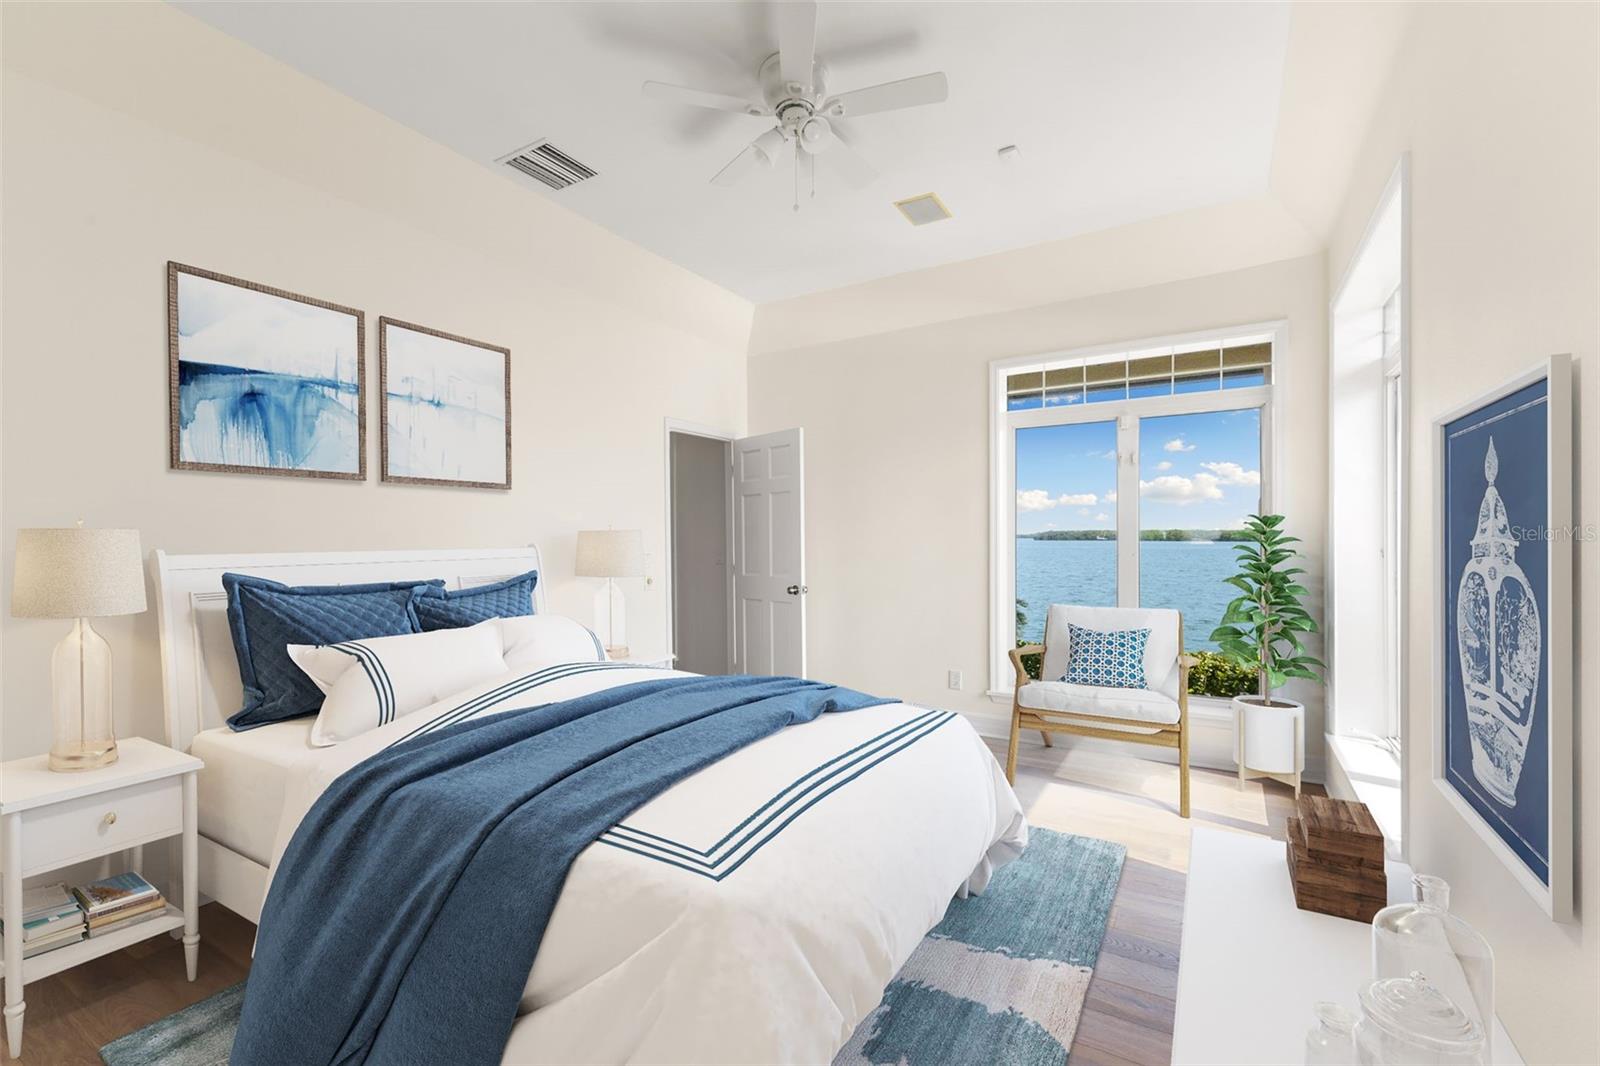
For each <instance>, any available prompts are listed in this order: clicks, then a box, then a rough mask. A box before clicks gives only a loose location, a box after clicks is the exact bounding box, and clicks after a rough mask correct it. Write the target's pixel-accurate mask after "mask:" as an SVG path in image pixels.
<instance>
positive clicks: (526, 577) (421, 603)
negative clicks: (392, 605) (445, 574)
mask: <svg viewBox="0 0 1600 1066" xmlns="http://www.w3.org/2000/svg"><path fill="white" fill-rule="evenodd" d="M538 581H539V571H537V570H529V571H528V572H527V573H526V574H523V575H522V576H520V577H508V578H506V579H505V580H504V581H497V582H495V583H494V584H493V585H478V586H476V587H474V588H470V589H455V590H453V591H452V590H450V589H445V588H437V587H429V588H425V589H423V590H422V591H421V592H420V593H418V594H417V602H416V609H417V621H418V622H419V623H421V625H422V631H423V632H424V633H428V632H432V631H433V630H435V629H459V628H461V627H462V626H475V625H477V624H478V623H479V622H487V621H488V620H489V619H491V618H522V617H524V616H526V615H530V614H532V613H533V586H534V585H536V584H538Z"/></svg>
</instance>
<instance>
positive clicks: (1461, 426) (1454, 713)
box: [1442, 381, 1551, 885]
mask: <svg viewBox="0 0 1600 1066" xmlns="http://www.w3.org/2000/svg"><path fill="white" fill-rule="evenodd" d="M1548 399H1549V392H1548V383H1547V382H1545V381H1538V382H1535V383H1534V384H1531V385H1528V386H1526V387H1524V388H1521V389H1518V390H1517V391H1515V392H1512V393H1509V394H1508V395H1505V396H1502V397H1500V398H1499V399H1497V400H1494V401H1493V402H1491V403H1488V404H1485V405H1484V406H1482V407H1479V408H1478V409H1476V410H1474V411H1471V412H1470V413H1468V414H1466V415H1463V416H1462V417H1460V418H1457V419H1456V420H1454V421H1452V422H1449V423H1447V424H1445V425H1444V427H1443V443H1444V454H1443V460H1444V468H1443V478H1444V486H1443V487H1444V500H1443V504H1444V506H1443V518H1444V529H1443V531H1442V532H1443V534H1444V544H1443V549H1444V560H1445V586H1444V592H1445V604H1444V614H1443V618H1444V625H1445V642H1446V643H1445V655H1444V669H1445V677H1444V681H1445V685H1444V707H1443V710H1444V721H1443V728H1444V737H1443V741H1444V743H1443V757H1444V758H1443V762H1444V779H1445V781H1446V782H1448V785H1449V787H1450V788H1453V789H1454V790H1455V791H1456V792H1457V793H1458V794H1459V795H1460V796H1461V798H1462V799H1463V800H1465V801H1466V803H1467V804H1468V805H1469V806H1470V807H1471V808H1472V809H1473V810H1474V811H1475V812H1476V813H1477V814H1478V816H1479V817H1480V818H1482V819H1483V821H1484V823H1485V824H1486V825H1487V826H1488V827H1489V828H1490V829H1491V830H1492V831H1493V832H1494V833H1495V835H1496V836H1498V837H1499V838H1500V840H1501V841H1502V842H1504V844H1505V845H1506V847H1507V848H1509V849H1510V850H1511V851H1512V852H1513V853H1514V854H1515V855H1516V856H1517V858H1518V859H1520V860H1521V862H1522V863H1523V865H1525V866H1526V867H1527V868H1528V870H1529V871H1530V872H1531V873H1532V874H1533V875H1534V876H1535V877H1537V878H1538V879H1539V881H1540V882H1542V883H1544V884H1547V885H1548V884H1549V883H1550V814H1551V811H1550V776H1549V774H1550V716H1551V707H1550V668H1551V663H1550V657H1549V653H1548V647H1547V644H1548V634H1549V633H1550V624H1549V602H1550V568H1549V552H1548V548H1547V544H1546V537H1547V532H1546V531H1547V530H1548V529H1549V522H1550V519H1549V515H1550V495H1549V484H1550V482H1549V457H1548V452H1547V448H1548V445H1549V439H1550V437H1549V421H1548V420H1549V403H1548Z"/></svg>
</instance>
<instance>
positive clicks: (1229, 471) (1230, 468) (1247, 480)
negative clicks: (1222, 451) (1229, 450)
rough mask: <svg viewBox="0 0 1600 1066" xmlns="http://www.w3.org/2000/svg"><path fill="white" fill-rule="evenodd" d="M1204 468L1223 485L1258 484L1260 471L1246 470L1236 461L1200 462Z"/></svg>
mask: <svg viewBox="0 0 1600 1066" xmlns="http://www.w3.org/2000/svg"><path fill="white" fill-rule="evenodd" d="M1200 465H1201V466H1202V467H1204V468H1205V469H1207V470H1209V471H1211V472H1212V473H1213V474H1215V475H1216V476H1217V481H1218V482H1219V483H1220V484H1223V485H1260V484H1261V471H1259V470H1246V469H1245V468H1244V467H1242V466H1240V465H1239V464H1238V463H1201V464H1200Z"/></svg>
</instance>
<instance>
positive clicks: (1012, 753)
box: [1006, 703, 1022, 785]
mask: <svg viewBox="0 0 1600 1066" xmlns="http://www.w3.org/2000/svg"><path fill="white" fill-rule="evenodd" d="M1021 735H1022V712H1021V710H1019V709H1018V707H1017V705H1016V704H1014V703H1013V704H1012V705H1011V746H1010V747H1008V748H1007V749H1006V780H1007V781H1009V782H1010V783H1011V784H1013V785H1014V784H1016V783H1017V740H1018V738H1019V737H1021Z"/></svg>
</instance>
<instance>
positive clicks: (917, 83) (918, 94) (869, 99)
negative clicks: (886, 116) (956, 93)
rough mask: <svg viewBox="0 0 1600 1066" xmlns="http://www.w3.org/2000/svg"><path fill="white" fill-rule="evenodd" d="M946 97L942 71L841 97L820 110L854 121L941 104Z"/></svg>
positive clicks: (946, 79) (946, 85)
mask: <svg viewBox="0 0 1600 1066" xmlns="http://www.w3.org/2000/svg"><path fill="white" fill-rule="evenodd" d="M949 97H950V80H949V79H948V78H946V77H945V76H944V71H942V70H941V71H938V72H937V73H934V74H919V75H918V76H917V77H915V78H902V79H901V80H899V81H886V82H884V83H883V84H882V85H872V86H869V87H867V88H865V89H854V90H852V91H850V92H847V93H840V94H839V95H838V96H835V97H834V98H833V99H831V100H829V101H828V102H827V103H825V104H823V105H822V109H823V111H824V112H826V113H827V114H830V115H842V116H844V117H846V118H855V117H857V116H859V115H873V114H876V113H878V112H879V111H898V110H900V109H901V108H903V107H920V106H922V105H923V104H938V103H943V102H944V101H945V100H947V99H949Z"/></svg>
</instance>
